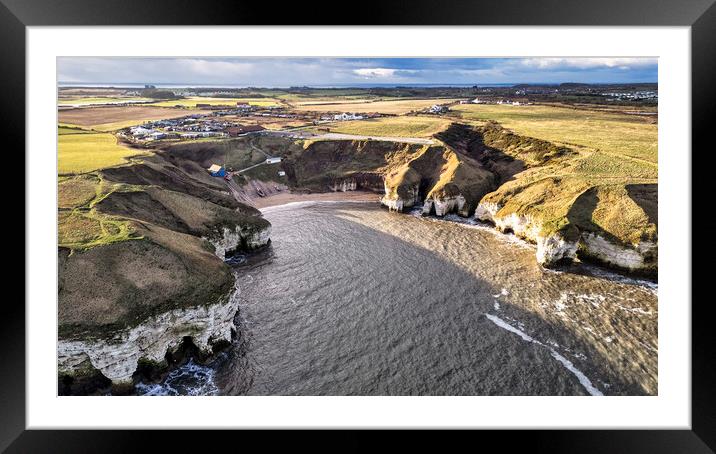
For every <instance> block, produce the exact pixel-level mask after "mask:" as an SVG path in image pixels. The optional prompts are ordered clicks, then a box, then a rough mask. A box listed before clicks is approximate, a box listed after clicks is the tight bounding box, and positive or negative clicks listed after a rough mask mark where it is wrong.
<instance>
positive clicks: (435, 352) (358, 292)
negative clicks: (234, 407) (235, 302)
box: [218, 204, 645, 395]
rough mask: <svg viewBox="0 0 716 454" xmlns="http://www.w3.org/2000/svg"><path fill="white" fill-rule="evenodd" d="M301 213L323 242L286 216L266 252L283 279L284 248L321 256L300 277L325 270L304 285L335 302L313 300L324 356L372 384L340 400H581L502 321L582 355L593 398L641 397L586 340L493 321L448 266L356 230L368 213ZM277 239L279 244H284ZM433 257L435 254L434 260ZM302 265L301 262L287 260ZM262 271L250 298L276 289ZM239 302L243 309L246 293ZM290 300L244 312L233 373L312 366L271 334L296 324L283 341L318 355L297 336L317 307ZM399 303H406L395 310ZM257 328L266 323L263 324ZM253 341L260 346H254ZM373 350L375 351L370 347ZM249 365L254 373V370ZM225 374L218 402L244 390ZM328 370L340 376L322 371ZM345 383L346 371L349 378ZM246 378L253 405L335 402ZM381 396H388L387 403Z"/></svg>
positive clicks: (516, 311)
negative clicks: (265, 365) (321, 226)
mask: <svg viewBox="0 0 716 454" xmlns="http://www.w3.org/2000/svg"><path fill="white" fill-rule="evenodd" d="M311 210H318V211H319V214H320V215H321V216H330V217H331V220H330V223H329V225H330V230H328V231H326V232H323V233H321V232H319V231H314V230H313V229H311V228H309V227H308V223H304V222H302V221H303V219H301V216H302V215H301V213H298V212H297V213H295V214H296V217H295V218H292V222H293V223H294V224H292V225H294V226H296V227H298V226H301V227H300V228H301V229H302V230H301V231H294V230H289V231H286V233H279V232H280V231H281V229H282V228H288V227H286V226H284V227H279V225H280V223H279V221H276V220H274V221H272V222H273V223H275V225H276V226H277V227H276V230H275V234H276V235H277V236H275V238H274V242H273V244H274V247H276V246H277V245H278V247H279V251H278V252H277V253H276V255H275V256H273V257H272V260H282V261H284V262H281V263H277V264H276V266H284V267H285V266H287V263H286V262H285V261H289V262H290V261H291V260H292V256H286V255H287V254H290V253H291V252H292V251H288V250H287V249H284V250H280V247H281V242H284V244H286V245H291V244H301V245H303V246H305V247H308V248H309V250H310V248H312V247H315V248H316V249H314V250H315V251H316V254H317V255H320V257H321V261H322V263H321V264H313V263H310V264H309V263H305V264H304V265H303V266H314V265H315V266H319V267H321V269H324V268H325V272H324V273H316V277H315V279H319V280H320V282H318V283H314V284H312V285H315V286H316V287H317V288H318V287H320V286H321V285H323V284H325V286H328V288H330V289H333V290H331V291H333V292H339V291H340V292H341V293H340V294H339V293H334V295H335V296H334V297H333V298H329V299H325V300H324V299H320V302H321V304H323V305H326V304H328V305H329V308H330V313H331V314H332V316H331V317H330V318H329V319H325V320H322V321H321V323H331V322H335V323H336V326H335V327H332V328H331V330H333V331H330V330H329V331H330V333H331V335H330V336H329V337H330V339H329V340H328V341H327V344H325V345H330V347H325V348H328V350H329V351H331V352H332V351H333V349H335V350H337V353H336V354H337V356H338V357H340V358H345V357H346V356H345V355H347V354H349V353H350V354H351V355H355V354H356V353H355V351H354V350H355V349H358V350H359V351H360V352H365V355H368V356H369V358H370V361H368V362H369V363H370V364H368V365H364V364H359V365H358V366H355V364H350V366H351V367H354V366H355V367H361V368H362V367H365V368H366V369H365V370H367V371H369V372H370V374H369V376H368V378H366V380H367V383H366V382H362V381H361V383H359V384H355V383H353V381H351V383H352V386H353V387H352V388H351V387H348V388H347V389H345V390H344V388H340V390H341V392H340V393H339V394H344V393H345V394H361V393H362V394H383V395H385V394H400V392H398V391H399V390H400V389H407V390H408V392H413V393H418V394H443V395H446V394H455V395H465V394H468V395H555V394H559V393H565V392H566V393H569V394H584V393H585V390H584V388H583V387H582V386H581V385H580V384H579V382H578V381H577V379H576V377H574V376H573V375H572V374H571V373H570V372H568V371H567V370H566V369H565V368H564V367H563V366H562V365H561V364H560V363H559V362H558V361H557V360H555V359H554V358H553V357H552V356H551V354H550V352H549V350H548V349H546V348H544V347H540V346H537V345H535V344H532V343H529V342H525V341H524V340H523V339H521V338H520V337H519V336H518V335H516V334H514V333H511V332H509V331H507V330H505V329H502V328H500V327H498V326H496V325H495V324H493V322H491V321H490V320H489V319H488V318H487V317H486V316H485V314H492V315H496V316H499V317H501V318H504V319H506V320H508V321H509V323H510V324H511V325H513V326H517V323H516V322H514V320H518V321H519V324H520V326H522V324H524V326H525V328H521V329H523V330H524V331H525V332H527V333H530V335H533V336H534V337H535V338H536V339H538V340H541V341H547V340H548V339H555V340H557V341H558V343H559V345H561V346H562V347H564V348H569V349H570V350H571V351H578V352H583V353H584V354H586V357H587V358H592V361H591V362H589V363H583V362H582V361H581V360H578V359H577V360H574V362H575V365H576V366H577V367H578V368H579V369H581V370H582V371H583V372H584V373H585V374H587V376H589V377H590V378H591V379H592V381H593V383H594V385H596V386H597V387H599V388H600V389H602V390H604V389H603V387H602V386H601V385H600V383H601V381H605V382H609V383H611V384H612V387H611V388H610V389H609V393H610V394H627V395H642V394H645V390H644V388H643V387H642V385H641V384H640V383H639V380H638V372H637V373H635V374H637V375H630V374H629V373H624V371H621V370H619V369H617V365H618V364H620V359H619V358H618V357H607V356H605V355H604V354H603V353H601V352H600V351H599V350H598V349H597V348H595V345H594V344H593V342H594V340H592V339H590V338H588V337H585V336H586V335H585V333H584V332H583V331H581V330H579V331H578V330H572V329H570V328H569V327H566V326H564V325H563V324H560V323H559V322H558V321H551V320H547V319H544V318H543V317H541V316H540V315H538V314H536V313H533V312H530V311H528V310H526V309H524V308H522V307H519V306H517V305H512V304H509V302H505V301H503V303H504V306H503V307H502V308H501V309H499V310H498V309H495V307H494V302H495V301H496V300H495V298H494V295H495V294H499V293H500V290H501V289H500V288H498V287H495V286H494V285H493V284H492V283H490V282H487V281H485V280H484V279H481V278H480V277H478V276H477V275H475V274H473V273H470V272H468V271H467V270H465V269H464V268H462V267H459V266H457V265H455V264H454V263H452V262H451V261H449V260H447V259H446V258H445V257H444V255H441V254H438V253H437V252H435V250H431V249H428V248H424V247H421V246H418V245H416V244H414V243H412V242H408V241H406V240H403V239H402V238H399V237H398V236H395V235H393V234H390V233H386V232H384V231H382V230H378V229H376V228H373V227H371V226H368V225H366V223H365V222H364V221H365V218H366V217H368V216H370V215H371V212H372V213H373V214H375V207H374V206H372V205H362V204H351V205H350V206H349V207H346V208H345V209H342V208H337V207H335V206H332V207H330V208H322V207H320V206H319V207H312V208H311ZM392 216H405V215H400V214H392ZM284 235H287V236H288V237H286V238H284V237H283V236H284ZM347 238H348V239H349V240H348V242H346V239H347ZM443 246H444V245H438V244H436V248H440V247H443ZM287 247H288V246H287ZM319 248H320V249H319ZM319 252H320V254H319ZM304 256H305V255H300V256H298V257H296V260H300V258H301V257H304ZM373 258H374V259H373ZM339 262H342V263H343V265H345V264H346V263H350V264H351V266H350V267H347V268H346V267H344V266H342V265H341V264H340V263H339ZM268 266H269V268H267V269H265V270H263V272H262V273H255V272H252V273H251V274H252V275H254V276H255V278H256V280H257V281H256V282H255V283H252V285H255V286H257V288H258V287H261V288H264V287H263V286H264V285H265V286H267V287H270V286H272V285H276V284H275V283H273V279H275V278H276V277H275V276H273V275H272V273H271V272H270V271H271V268H270V265H268ZM507 266H512V265H509V264H508V265H507ZM529 267H530V271H529V274H530V275H532V274H533V275H534V276H532V277H534V278H535V279H539V276H542V271H541V270H540V269H539V268H538V265H537V264H536V263H535V264H534V265H529ZM531 267H535V268H531ZM522 272H524V271H522ZM324 281H325V282H324ZM341 283H344V284H341ZM351 283H357V284H351ZM282 285H284V286H288V287H286V288H290V289H291V291H294V287H293V286H289V285H288V283H283V284H282ZM282 288H283V287H282ZM346 289H354V292H355V293H354V294H351V295H352V296H351V295H344V294H343V292H344V291H346ZM376 289H382V290H383V291H378V290H376ZM397 291H400V292H401V295H400V297H399V298H397V297H396V298H391V297H390V296H389V295H391V292H397ZM254 292H255V297H254V298H255V299H256V301H254V302H253V303H252V304H250V307H257V305H258V303H257V301H260V302H261V305H259V306H263V305H264V304H268V303H267V302H268V301H272V300H273V299H272V296H273V295H270V294H266V293H265V292H264V291H263V290H254ZM290 296H292V295H284V294H283V293H282V294H281V295H280V299H288V298H289V297H290ZM244 297H249V298H251V296H250V291H249V290H247V291H246V292H245V294H244ZM274 299H275V298H274ZM295 299H296V301H300V302H301V304H299V305H298V306H294V307H283V305H281V304H278V303H275V304H274V305H275V308H274V306H271V307H268V308H265V309H262V310H261V311H258V312H257V313H254V314H251V312H253V310H254V309H252V310H249V311H248V316H249V317H250V318H252V320H251V323H250V326H249V327H248V328H245V327H244V328H241V330H243V331H244V332H243V334H242V339H243V342H244V345H243V347H242V349H240V350H238V351H235V352H233V353H232V355H234V356H235V358H236V359H235V361H236V362H237V363H240V362H244V363H245V362H246V357H247V355H248V356H249V357H250V356H251V355H252V354H253V355H256V354H257V352H258V351H260V350H262V349H264V348H269V347H266V345H271V347H270V348H272V349H274V350H276V349H278V350H279V351H278V352H277V353H276V354H277V355H279V356H280V357H281V358H293V357H294V356H293V355H296V356H300V355H301V354H305V355H309V357H312V356H310V355H312V354H313V353H315V352H314V351H313V350H311V349H310V348H309V347H310V345H309V346H307V345H305V342H298V341H297V340H296V339H295V338H293V337H292V338H290V339H286V338H285V336H283V335H282V334H281V333H280V332H277V331H276V329H277V326H276V322H275V317H295V318H296V322H297V323H299V322H298V320H303V322H300V323H299V326H298V327H296V325H295V324H293V322H291V321H290V320H288V321H284V322H283V323H286V324H288V325H290V326H291V328H290V331H289V336H293V334H294V332H293V330H302V329H306V330H308V332H309V333H311V336H312V337H311V341H312V344H316V345H324V344H322V343H321V339H317V338H316V337H315V336H316V331H315V327H314V326H312V325H311V326H305V325H306V324H307V320H313V319H314V318H315V317H317V315H318V314H317V313H316V312H315V310H316V307H313V306H309V303H304V301H305V299H302V297H299V296H296V298H295ZM406 301H412V303H408V304H405V302H406ZM304 305H305V306H304ZM319 306H320V304H319ZM240 307H241V306H240ZM321 307H322V306H321ZM277 311H278V312H277ZM301 311H305V312H306V313H305V314H303V312H301ZM356 311H358V312H356ZM366 311H367V312H369V313H370V317H374V318H376V319H377V320H374V321H372V322H371V323H362V321H363V320H364V319H363V317H368V316H366V315H365V312H366ZM284 312H285V313H284ZM264 316H265V317H267V318H266V319H262V317H264ZM344 317H345V318H344ZM356 320H358V322H356ZM267 325H270V326H271V329H270V330H268V331H269V332H261V327H262V326H267ZM446 328H449V329H446ZM254 330H256V332H254ZM376 330H378V332H376ZM257 333H260V334H257ZM418 333H419V334H418ZM256 336H260V337H261V339H259V340H256V339H255V337H256ZM356 339H357V340H356ZM274 342H275V343H279V346H277V345H272V344H273V343H274ZM356 342H359V343H360V342H365V344H366V345H360V346H357V347H356V346H355V343H356ZM371 342H375V345H373V344H371ZM258 344H261V345H258ZM283 345H285V348H286V349H288V351H285V350H281V347H280V346H283ZM348 345H350V349H351V350H348V351H347V352H344V349H347V348H349V347H348ZM404 349H405V350H404ZM322 354H323V353H322ZM325 354H328V353H327V352H326V353H325ZM402 355H408V356H407V357H405V356H402ZM416 357H419V358H423V361H421V362H419V363H418V364H419V365H417V366H415V365H414V364H415V363H414V362H411V361H407V362H404V360H410V359H414V358H416ZM440 358H458V359H457V360H455V361H456V362H454V363H452V364H450V361H443V360H441V359H440ZM322 359H325V358H322ZM257 360H258V361H261V360H262V358H261V357H259V358H258V359H257ZM277 360H278V359H277ZM265 361H270V359H265ZM319 363H320V361H319ZM297 364H298V363H297ZM259 366H260V365H259ZM344 366H345V367H348V366H349V365H348V364H344ZM448 366H449V367H448ZM232 367H233V366H232V361H229V365H228V366H227V367H225V368H224V371H223V373H222V376H220V377H218V378H219V379H220V380H221V381H222V382H223V383H224V386H222V387H227V388H225V389H226V392H227V393H228V394H232V393H236V392H237V391H239V390H241V389H243V387H242V385H240V384H238V383H234V384H233V385H232V381H233V380H234V379H235V377H236V378H237V379H238V378H241V379H245V371H243V372H242V371H234V372H232ZM286 367H288V365H286ZM297 367H300V366H297ZM331 367H332V368H335V367H338V365H336V364H332V366H331ZM404 367H415V368H417V370H414V371H412V372H413V373H414V374H417V376H418V380H417V383H415V382H412V383H408V384H407V385H403V388H401V387H400V386H398V385H399V384H402V381H401V380H404V378H403V377H401V370H402V368H404ZM361 371H364V370H363V369H361ZM354 372H355V371H354V370H351V374H353V373H354ZM266 373H268V372H266ZM306 373H309V374H320V373H324V371H316V370H310V371H308V370H307V371H306ZM326 373H327V372H326ZM361 377H362V376H361ZM381 377H382V378H381ZM256 378H257V379H256V387H255V388H253V389H251V390H249V391H248V392H249V393H251V394H276V393H281V390H284V391H283V392H286V391H285V390H286V389H290V390H291V391H289V392H290V393H291V394H305V393H314V394H324V393H331V392H333V393H336V391H335V390H336V383H335V382H333V381H332V380H331V376H330V374H328V376H321V377H320V380H319V382H320V383H319V384H316V385H315V386H317V387H318V391H316V389H315V388H311V387H309V385H301V384H299V383H295V382H291V381H290V380H289V379H288V378H287V379H286V381H285V382H283V383H282V382H280V378H279V377H273V376H272V377H271V380H270V381H265V383H263V384H262V379H261V377H256ZM405 379H406V380H407V378H405ZM274 380H276V381H274ZM371 380H374V382H371ZM301 386H306V388H305V389H304V388H301ZM345 386H349V385H348V384H345ZM386 389H387V390H392V392H386ZM232 390H233V392H232ZM403 393H405V391H403Z"/></svg>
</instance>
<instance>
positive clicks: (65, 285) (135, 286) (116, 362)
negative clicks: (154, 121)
mask: <svg viewBox="0 0 716 454" xmlns="http://www.w3.org/2000/svg"><path fill="white" fill-rule="evenodd" d="M59 193H60V206H59V209H60V212H59V216H60V217H63V222H62V223H61V226H63V228H61V230H60V238H59V243H60V248H59V254H58V259H59V288H58V292H59V309H58V310H59V313H58V318H59V341H58V366H59V373H60V376H61V377H65V378H66V377H71V378H72V379H73V380H75V379H82V378H85V377H93V376H96V375H97V373H98V372H99V373H101V374H102V376H103V377H106V378H107V379H109V380H111V382H112V384H113V385H114V386H115V388H121V387H131V385H132V383H133V380H134V375H135V373H136V372H137V370H138V367H140V366H147V365H149V366H153V367H157V368H163V367H166V366H167V361H168V360H169V359H170V357H171V355H172V354H173V353H175V352H177V350H178V349H180V348H183V346H184V345H186V343H187V342H188V343H190V344H192V345H193V346H196V347H197V348H198V349H199V351H200V352H201V354H203V355H210V354H211V353H212V352H213V350H214V349H216V348H217V347H219V346H221V345H222V344H223V343H226V342H229V341H231V337H232V333H233V332H234V330H235V327H234V322H233V320H234V316H235V315H236V312H237V310H238V305H237V304H238V301H237V294H236V288H235V276H234V274H233V272H232V270H231V268H230V267H229V266H227V265H226V264H225V263H224V261H223V258H224V257H225V255H226V254H230V253H232V252H233V251H237V250H242V251H246V250H251V249H256V248H259V247H262V246H264V245H266V244H267V243H268V242H269V241H270V239H269V237H270V224H269V222H268V221H266V220H265V219H263V218H262V217H261V215H260V212H259V211H258V210H256V209H255V208H253V207H250V206H247V205H244V204H241V203H238V202H237V201H236V200H235V199H234V198H233V197H232V196H231V195H230V194H229V192H228V190H227V188H226V185H225V183H224V182H223V181H222V180H220V179H216V178H212V177H210V176H209V175H207V174H206V172H205V170H204V169H203V167H202V166H201V165H200V164H198V163H196V162H194V161H192V160H191V159H185V158H177V157H176V156H172V155H171V153H169V152H160V153H157V154H155V155H153V156H151V157H147V158H142V159H141V160H135V161H133V162H131V163H130V164H128V165H125V166H120V167H114V168H108V169H104V170H102V171H98V172H95V173H92V174H84V175H80V176H74V177H70V178H63V179H61V181H60V183H59Z"/></svg>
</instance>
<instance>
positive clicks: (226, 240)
mask: <svg viewBox="0 0 716 454" xmlns="http://www.w3.org/2000/svg"><path fill="white" fill-rule="evenodd" d="M270 237H271V227H270V226H269V227H266V228H263V229H260V230H257V231H251V230H249V229H246V230H243V229H242V228H241V227H240V226H236V227H235V228H234V229H230V228H228V227H223V228H222V229H221V233H220V234H217V235H212V236H209V237H203V238H204V239H205V240H207V241H209V242H210V243H211V244H212V245H213V246H214V253H215V254H216V256H217V257H219V258H220V259H221V260H224V258H226V253H227V252H231V251H235V250H236V249H238V248H239V247H241V246H242V240H244V241H245V244H246V247H247V248H249V249H257V248H259V247H261V246H265V245H266V244H268V241H269V239H270Z"/></svg>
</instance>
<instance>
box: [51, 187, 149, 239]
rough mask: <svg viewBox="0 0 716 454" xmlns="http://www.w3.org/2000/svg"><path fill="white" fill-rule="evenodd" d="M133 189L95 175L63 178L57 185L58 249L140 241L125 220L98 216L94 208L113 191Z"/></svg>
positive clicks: (102, 215) (103, 215)
mask: <svg viewBox="0 0 716 454" xmlns="http://www.w3.org/2000/svg"><path fill="white" fill-rule="evenodd" d="M132 190H135V188H134V187H132V186H129V185H124V184H116V183H108V182H106V181H102V180H101V179H100V178H99V177H98V176H96V175H78V176H73V177H62V178H61V179H60V181H59V183H58V184H57V205H58V208H59V209H60V211H59V213H58V215H57V235H58V238H57V240H58V245H59V246H60V247H67V248H70V249H86V248H90V247H93V246H99V245H104V244H110V243H116V242H119V241H126V240H130V239H139V238H141V237H139V236H138V235H136V234H135V232H134V229H133V228H132V226H131V224H130V223H129V222H127V221H126V220H124V219H119V218H115V217H113V216H108V215H106V214H102V213H99V212H98V211H97V210H95V209H94V206H95V205H96V204H97V203H99V202H100V201H101V200H102V199H104V198H105V197H107V195H109V194H111V193H112V192H114V191H132Z"/></svg>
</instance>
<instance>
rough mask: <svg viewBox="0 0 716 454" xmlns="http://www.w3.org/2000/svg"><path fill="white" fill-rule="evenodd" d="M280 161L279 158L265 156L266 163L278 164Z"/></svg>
mask: <svg viewBox="0 0 716 454" xmlns="http://www.w3.org/2000/svg"><path fill="white" fill-rule="evenodd" d="M279 162H281V158H267V159H266V164H278V163H279Z"/></svg>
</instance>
